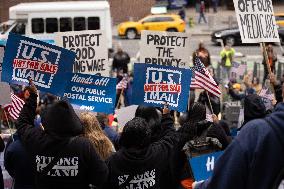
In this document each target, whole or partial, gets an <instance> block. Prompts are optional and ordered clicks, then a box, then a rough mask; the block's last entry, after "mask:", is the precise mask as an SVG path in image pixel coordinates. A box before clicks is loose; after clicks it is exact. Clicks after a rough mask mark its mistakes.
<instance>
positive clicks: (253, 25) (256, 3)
mask: <svg viewBox="0 0 284 189" xmlns="http://www.w3.org/2000/svg"><path fill="white" fill-rule="evenodd" d="M234 5H235V10H236V16H237V20H238V25H239V28H240V33H241V37H242V42H243V43H260V42H279V35H278V30H277V25H276V22H275V17H274V11H273V6H272V0H234Z"/></svg>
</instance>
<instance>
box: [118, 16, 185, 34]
mask: <svg viewBox="0 0 284 189" xmlns="http://www.w3.org/2000/svg"><path fill="white" fill-rule="evenodd" d="M117 30H118V35H119V36H121V37H127V38H128V39H135V38H136V37H138V36H139V35H140V34H141V31H142V30H155V31H169V32H184V31H185V22H184V21H183V20H182V19H181V18H180V16H179V15H175V14H159V15H149V16H146V17H144V18H142V19H141V20H139V21H138V22H130V21H129V22H123V23H121V24H119V25H118V28H117Z"/></svg>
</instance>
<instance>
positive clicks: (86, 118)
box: [80, 112, 115, 160]
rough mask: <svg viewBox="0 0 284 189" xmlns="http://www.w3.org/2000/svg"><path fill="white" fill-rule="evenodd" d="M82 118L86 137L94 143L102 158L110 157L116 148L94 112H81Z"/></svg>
mask: <svg viewBox="0 0 284 189" xmlns="http://www.w3.org/2000/svg"><path fill="white" fill-rule="evenodd" d="M80 120H81V122H82V124H83V126H84V134H83V135H84V137H86V138H87V139H89V140H90V141H91V142H92V143H93V146H94V148H95V149H96V152H97V154H98V155H99V156H100V158H101V159H102V160H106V159H107V158H109V157H110V156H111V155H112V153H114V152H115V149H114V146H113V145H112V143H111V141H110V140H109V139H108V138H107V136H106V135H105V134H104V132H103V130H102V129H101V127H100V123H99V121H98V120H97V118H96V116H95V115H94V113H90V112H83V113H81V114H80Z"/></svg>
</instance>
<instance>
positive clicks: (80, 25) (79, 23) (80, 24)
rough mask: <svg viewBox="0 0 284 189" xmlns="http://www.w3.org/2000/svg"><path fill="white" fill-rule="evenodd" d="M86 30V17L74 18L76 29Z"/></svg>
mask: <svg viewBox="0 0 284 189" xmlns="http://www.w3.org/2000/svg"><path fill="white" fill-rule="evenodd" d="M82 30H86V21H85V18H84V17H75V18H74V31H82Z"/></svg>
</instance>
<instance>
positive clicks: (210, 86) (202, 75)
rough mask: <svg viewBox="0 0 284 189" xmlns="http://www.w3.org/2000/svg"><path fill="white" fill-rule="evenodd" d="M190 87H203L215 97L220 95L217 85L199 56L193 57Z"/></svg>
mask: <svg viewBox="0 0 284 189" xmlns="http://www.w3.org/2000/svg"><path fill="white" fill-rule="evenodd" d="M190 88H191V89H204V90H206V91H208V92H209V93H212V94H213V95H215V96H217V97H220V96H221V91H220V89H219V86H218V85H217V83H216V82H215V80H214V79H213V77H212V76H211V74H210V73H209V71H208V70H207V69H206V68H205V66H204V65H203V64H202V62H201V60H200V59H199V58H196V59H195V66H194V68H193V76H192V79H191V85H190Z"/></svg>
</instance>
